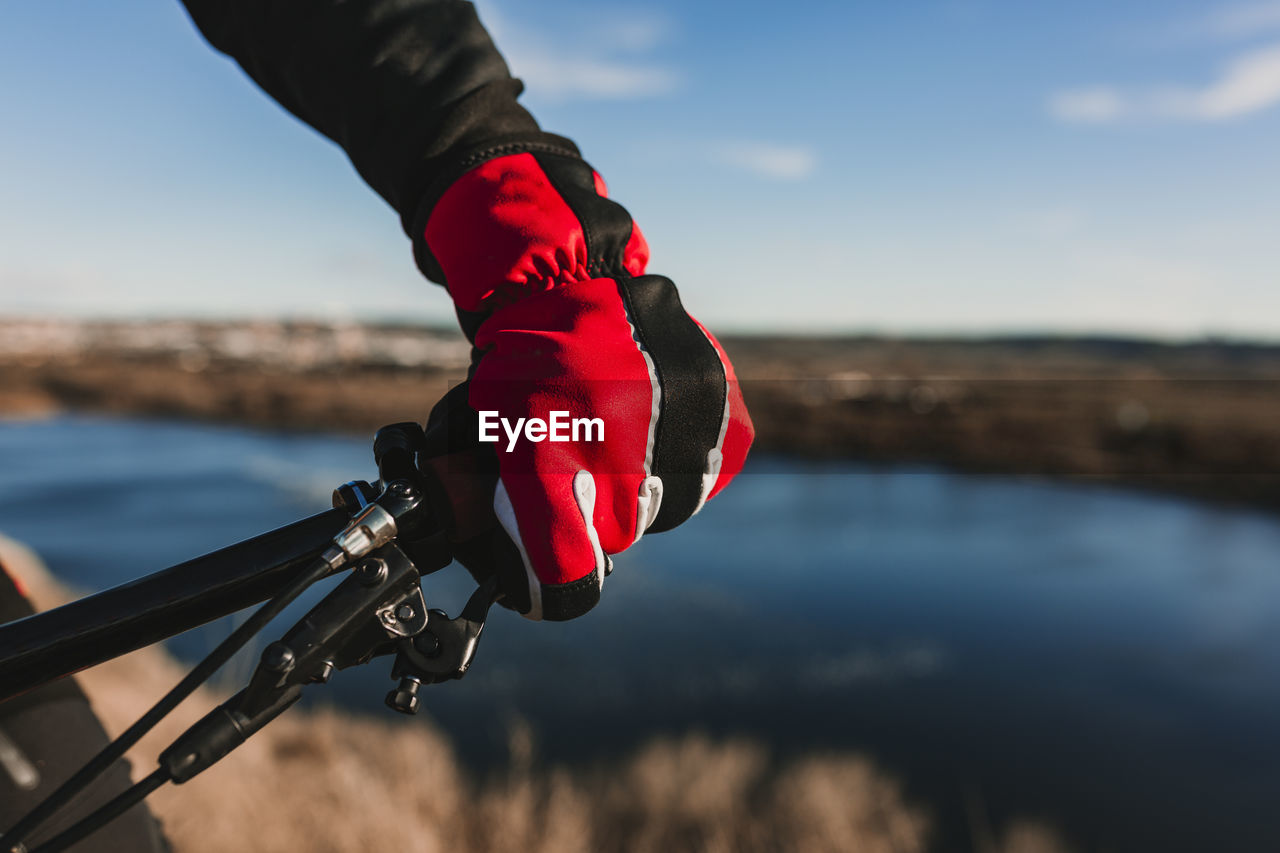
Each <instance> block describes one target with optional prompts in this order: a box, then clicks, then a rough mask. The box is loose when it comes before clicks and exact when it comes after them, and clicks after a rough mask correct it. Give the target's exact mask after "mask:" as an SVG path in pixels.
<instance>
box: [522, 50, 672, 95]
mask: <svg viewBox="0 0 1280 853" xmlns="http://www.w3.org/2000/svg"><path fill="white" fill-rule="evenodd" d="M507 61H508V62H509V63H510V64H511V70H512V73H513V74H514V75H515V76H517V77H519V78H521V79H522V80H524V82H525V84H526V85H527V86H528V87H529V90H530V91H531V92H534V93H536V94H540V95H546V96H548V97H552V98H559V99H564V100H568V99H573V98H578V99H599V100H623V99H627V98H644V97H652V96H655V95H664V94H666V93H667V92H670V91H672V90H673V89H675V88H676V85H677V83H678V82H679V80H680V77H679V75H678V74H677V73H676V72H675V71H674V70H673V69H670V68H663V67H660V66H656V65H643V64H635V63H630V62H622V61H617V60H611V59H602V58H601V59H586V58H575V57H567V56H561V55H559V54H557V53H555V52H551V51H543V50H540V49H538V48H537V47H533V46H530V47H520V48H518V49H516V50H509V51H508V52H507Z"/></svg>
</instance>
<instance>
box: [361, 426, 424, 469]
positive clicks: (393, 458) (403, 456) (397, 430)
mask: <svg viewBox="0 0 1280 853" xmlns="http://www.w3.org/2000/svg"><path fill="white" fill-rule="evenodd" d="M426 442H427V439H426V435H425V434H424V433H423V432H422V427H421V426H420V425H419V424H417V423H414V422H412V421H406V422H404V423H398V424H391V425H390V426H384V427H383V428H382V429H380V430H378V432H377V434H376V435H374V437H373V460H374V462H376V463H377V465H378V477H379V479H381V480H382V482H383V483H390V482H392V481H394V480H415V479H416V478H417V476H418V469H417V466H416V464H415V460H416V459H417V456H418V451H420V450H422V448H423V447H425V446H426Z"/></svg>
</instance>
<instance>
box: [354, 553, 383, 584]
mask: <svg viewBox="0 0 1280 853" xmlns="http://www.w3.org/2000/svg"><path fill="white" fill-rule="evenodd" d="M356 577H357V578H359V579H360V583H362V584H363V585H365V586H377V585H378V584H380V583H382V582H383V581H384V580H386V577H387V564H386V561H384V560H382V559H381V558H379V557H370V558H369V559H367V560H363V561H362V562H361V563H360V565H358V566H356Z"/></svg>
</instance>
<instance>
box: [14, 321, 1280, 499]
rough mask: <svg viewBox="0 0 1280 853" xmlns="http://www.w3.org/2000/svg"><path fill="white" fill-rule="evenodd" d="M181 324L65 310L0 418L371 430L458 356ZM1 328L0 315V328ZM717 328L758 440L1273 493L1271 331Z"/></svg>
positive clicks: (1180, 488)
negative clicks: (864, 333) (1119, 333)
mask: <svg viewBox="0 0 1280 853" xmlns="http://www.w3.org/2000/svg"><path fill="white" fill-rule="evenodd" d="M187 326H188V327H189V328H188V327H178V328H175V327H174V324H173V323H172V322H170V323H165V324H161V327H160V328H159V329H157V328H156V327H155V326H154V324H146V323H138V324H98V325H97V326H94V327H93V328H92V329H90V330H89V331H85V328H84V327H83V326H76V327H74V328H73V329H72V330H71V331H67V330H65V329H64V330H63V333H62V334H61V337H60V338H58V339H59V340H62V341H63V343H62V344H61V345H59V346H57V347H54V346H49V345H48V340H47V339H48V338H49V337H50V336H49V335H47V334H46V336H45V338H46V339H45V340H44V341H43V343H42V339H40V338H39V336H33V335H31V334H28V336H27V338H28V339H29V342H28V345H27V347H26V349H25V350H23V349H21V348H20V347H16V346H13V345H10V346H9V347H8V348H5V347H3V346H0V419H10V418H14V417H23V418H35V417H47V416H52V415H55V414H57V413H59V412H73V413H74V412H85V413H100V414H119V415H143V416H161V417H174V418H181V419H187V420H194V421H205V422H220V423H233V424H244V425H250V426H259V427H266V428H271V429H284V430H303V431H308V432H317V431H320V432H338V433H347V434H367V435H372V433H373V431H374V430H376V429H377V428H378V427H380V426H383V425H385V424H388V423H394V422H397V421H405V420H417V421H422V420H424V419H425V418H426V416H427V414H428V413H429V412H430V410H431V407H432V405H433V404H434V403H435V402H436V400H438V399H439V398H440V397H441V396H443V395H444V393H445V392H446V391H448V389H449V388H451V387H453V385H455V384H457V383H458V382H460V381H462V379H464V378H465V375H466V363H467V359H466V344H465V341H462V339H461V338H460V336H457V335H456V334H446V333H442V332H438V331H432V330H426V329H419V330H414V329H409V328H400V327H396V328H394V329H391V330H390V331H388V330H385V329H379V328H377V327H358V328H355V329H353V328H351V327H341V328H329V327H323V326H317V325H310V326H304V327H299V326H296V325H290V324H275V325H270V324H258V325H253V326H250V327H246V326H244V325H243V324H239V325H238V324H222V325H219V324H187ZM59 328H60V327H59ZM95 330H96V331H95ZM73 331H74V332H76V333H77V334H79V337H78V338H77V337H75V336H74V335H73V334H72V332H73ZM4 333H5V329H4V324H3V323H0V341H5V340H6V338H5V337H4ZM162 333H163V334H162ZM20 337H21V336H15V335H9V336H8V338H7V340H8V341H9V342H12V341H13V340H15V339H19V338H20ZM55 337H56V336H55ZM67 341H71V343H67ZM724 345H725V347H726V349H727V350H728V352H729V354H730V357H731V358H732V359H733V361H734V364H735V366H736V368H737V372H738V375H739V377H740V378H741V380H742V388H743V394H744V396H745V398H746V400H747V404H748V408H749V409H750V411H751V414H752V417H753V420H754V421H755V424H756V430H757V440H756V451H757V452H767V453H779V454H785V455H790V456H796V457H800V458H808V459H849V460H855V461H860V462H869V463H884V464H926V465H933V466H938V467H940V468H943V469H946V470H952V471H957V472H964V473H979V474H1012V475H1032V476H1037V477H1048V478H1054V479H1080V480H1084V481H1087V482H1090V483H1107V484H1116V485H1123V486H1130V487H1138V488H1142V489H1147V490H1156V491H1164V492H1174V493H1178V494H1182V495H1188V496H1191V497H1196V498H1200V499H1207V500H1213V501H1226V502H1229V503H1236V504H1244V505H1249V506H1255V507H1261V508H1264V509H1267V510H1270V511H1277V510H1280V347H1272V346H1263V345H1245V344H1222V343H1199V344H1185V345H1174V344H1161V343H1152V342H1141V341H1117V340H1107V339H1080V340H1068V339H996V340H989V341H968V340H942V339H937V340H904V339H888V338H885V339H877V338H848V339H836V338H831V339H804V338H783V337H771V338H726V339H725V340H724Z"/></svg>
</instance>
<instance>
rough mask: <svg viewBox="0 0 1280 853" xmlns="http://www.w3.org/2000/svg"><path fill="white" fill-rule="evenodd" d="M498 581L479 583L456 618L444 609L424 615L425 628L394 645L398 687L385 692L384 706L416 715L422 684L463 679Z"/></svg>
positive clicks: (473, 657) (393, 666)
mask: <svg viewBox="0 0 1280 853" xmlns="http://www.w3.org/2000/svg"><path fill="white" fill-rule="evenodd" d="M497 592H498V582H497V578H496V577H491V578H490V579H489V580H487V581H485V583H483V584H481V585H480V587H479V588H478V589H476V591H475V592H474V593H472V594H471V598H470V599H468V600H467V604H466V606H465V607H463V609H462V613H460V614H459V615H458V616H457V617H455V618H453V619H450V618H449V615H448V614H447V613H445V612H444V611H443V610H436V609H432V610H429V611H428V612H427V625H426V628H425V629H423V630H422V631H421V632H419V633H418V634H417V635H416V636H413V637H405V638H402V639H401V640H400V641H399V642H398V643H397V653H396V659H395V663H394V664H393V665H392V667H391V677H392V678H398V679H400V684H399V686H397V687H396V688H395V689H394V690H392V691H390V692H388V693H387V698H386V703H387V707H388V708H390V709H391V710H393V711H398V712H400V713H402V714H416V713H417V712H418V707H419V705H420V699H419V697H418V691H419V690H420V689H421V688H422V685H424V684H439V683H440V682H442V681H449V680H451V679H455V678H462V676H464V675H466V673H467V669H468V668H470V666H471V662H472V661H473V660H474V659H475V654H476V649H477V648H478V647H479V645H480V635H481V633H482V632H483V631H484V622H485V618H486V617H487V616H488V614H489V608H490V607H492V606H493V603H494V601H496V600H497Z"/></svg>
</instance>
